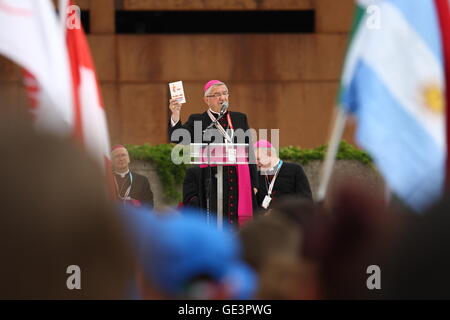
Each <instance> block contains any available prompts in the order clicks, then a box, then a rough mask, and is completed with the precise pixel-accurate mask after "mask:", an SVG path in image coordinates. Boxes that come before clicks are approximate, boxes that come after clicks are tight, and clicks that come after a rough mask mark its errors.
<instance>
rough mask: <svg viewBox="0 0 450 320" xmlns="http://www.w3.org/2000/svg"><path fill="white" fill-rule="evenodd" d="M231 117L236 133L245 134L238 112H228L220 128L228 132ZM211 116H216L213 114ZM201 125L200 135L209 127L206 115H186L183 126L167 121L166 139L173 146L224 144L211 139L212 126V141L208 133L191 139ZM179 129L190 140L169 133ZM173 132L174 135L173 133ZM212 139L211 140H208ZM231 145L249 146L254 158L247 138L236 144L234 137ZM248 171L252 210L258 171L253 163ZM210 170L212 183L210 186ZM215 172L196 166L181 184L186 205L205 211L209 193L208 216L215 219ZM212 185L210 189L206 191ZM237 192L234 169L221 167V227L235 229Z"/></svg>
mask: <svg viewBox="0 0 450 320" xmlns="http://www.w3.org/2000/svg"><path fill="white" fill-rule="evenodd" d="M228 113H229V114H230V118H231V124H232V126H233V128H234V130H235V131H236V130H237V129H242V130H243V131H244V132H245V131H246V130H248V129H249V126H248V122H247V116H246V115H245V114H243V113H240V112H233V111H227V112H226V113H225V115H224V116H223V117H222V118H221V119H220V120H219V123H220V124H221V125H222V127H223V128H224V129H225V130H227V129H230V126H229V123H228V119H227V114H228ZM213 116H214V117H217V115H216V114H215V113H213ZM195 121H200V122H201V131H200V132H201V133H203V131H204V130H205V129H206V128H207V127H208V126H209V125H210V124H211V122H212V120H211V118H210V117H209V115H208V113H207V112H204V113H202V114H192V115H190V116H189V119H188V121H187V122H186V123H185V124H184V125H182V124H181V121H179V122H178V123H177V124H176V125H175V126H173V127H172V126H171V120H170V119H169V139H170V141H171V142H174V143H183V144H189V143H191V142H192V143H209V142H211V143H224V138H223V137H222V136H220V140H218V141H217V140H216V139H214V136H215V135H217V129H216V128H215V127H213V128H212V129H209V130H211V131H214V132H216V134H215V135H214V136H213V138H212V139H211V138H210V136H209V137H208V132H205V133H204V134H202V135H200V136H194V122H195ZM180 128H184V129H186V130H188V131H189V133H190V137H191V139H190V141H186V140H184V141H180V140H181V139H175V138H174V136H172V133H173V132H174V131H175V130H177V129H180ZM175 133H176V132H175ZM210 140H211V141H210ZM233 142H234V143H248V144H249V154H250V155H253V146H252V141H250V138H248V137H246V138H245V140H244V141H238V140H237V137H236V135H235V136H234V137H233ZM249 169H250V179H251V185H252V190H250V192H251V195H252V203H253V210H255V209H257V203H256V197H255V194H254V192H253V188H257V186H258V180H257V172H256V166H255V165H254V164H250V165H249ZM210 170H211V177H212V183H209V177H210ZM216 173H217V167H211V169H210V168H208V167H207V168H200V167H198V166H196V167H192V168H189V169H188V170H187V171H186V178H185V180H184V183H183V204H184V205H185V206H193V207H198V208H202V209H206V208H207V201H206V200H207V196H208V192H209V191H210V193H211V198H210V213H211V215H212V217H213V218H214V219H215V217H216V211H217V180H216V178H215V175H216ZM208 186H211V190H209V189H208ZM238 192H239V181H238V174H237V167H236V166H223V221H224V224H226V223H228V224H230V225H234V226H236V225H237V223H238V203H239V199H238Z"/></svg>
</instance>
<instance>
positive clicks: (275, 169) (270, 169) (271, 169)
mask: <svg viewBox="0 0 450 320" xmlns="http://www.w3.org/2000/svg"><path fill="white" fill-rule="evenodd" d="M279 163H280V159H278V160H277V162H276V163H275V164H274V165H273V166H272V167H270V168H268V169H264V168H261V171H262V172H264V173H265V174H269V173H271V172H274V171H277V169H278V165H279Z"/></svg>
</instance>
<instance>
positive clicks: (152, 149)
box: [126, 141, 372, 203]
mask: <svg viewBox="0 0 450 320" xmlns="http://www.w3.org/2000/svg"><path fill="white" fill-rule="evenodd" d="M126 147H127V149H128V152H129V153H130V158H131V159H132V160H144V161H149V162H151V163H153V164H154V165H155V168H156V171H157V173H158V176H159V178H160V179H161V183H162V185H163V188H164V197H165V201H166V202H167V203H177V202H179V201H181V198H182V195H181V193H180V192H179V191H178V190H179V186H180V185H181V184H182V183H183V180H184V176H185V171H186V168H187V167H188V166H189V165H186V164H180V165H176V164H174V163H172V161H171V156H170V155H171V152H172V148H173V147H174V144H160V145H156V146H151V145H148V144H144V145H127V146H126ZM326 150H327V146H326V145H323V146H320V147H317V148H314V149H300V148H299V147H295V146H289V147H283V148H280V158H281V159H283V160H286V161H292V162H298V163H300V164H302V165H305V164H307V163H308V162H310V161H311V160H323V159H324V157H325V154H326ZM337 159H339V160H357V161H360V162H362V163H364V164H366V165H372V159H371V158H370V156H369V155H368V154H367V153H366V152H364V151H362V150H359V149H357V148H355V147H353V146H352V145H351V144H349V143H347V142H345V141H342V142H341V143H340V145H339V151H338V154H337Z"/></svg>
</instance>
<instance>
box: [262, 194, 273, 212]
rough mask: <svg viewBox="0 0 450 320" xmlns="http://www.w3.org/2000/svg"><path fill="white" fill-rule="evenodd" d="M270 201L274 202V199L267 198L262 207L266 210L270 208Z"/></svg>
mask: <svg viewBox="0 0 450 320" xmlns="http://www.w3.org/2000/svg"><path fill="white" fill-rule="evenodd" d="M270 201H272V198H271V197H269V196H265V197H264V200H263V203H262V207H263V208H264V209H267V208H268V207H269V204H270Z"/></svg>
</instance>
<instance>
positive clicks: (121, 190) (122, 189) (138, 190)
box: [114, 171, 153, 207]
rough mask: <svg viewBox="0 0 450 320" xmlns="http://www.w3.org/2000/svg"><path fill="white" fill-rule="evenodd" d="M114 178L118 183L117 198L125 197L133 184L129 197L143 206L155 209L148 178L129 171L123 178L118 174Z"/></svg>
mask: <svg viewBox="0 0 450 320" xmlns="http://www.w3.org/2000/svg"><path fill="white" fill-rule="evenodd" d="M130 173H131V175H130ZM114 178H115V180H116V183H117V184H116V196H117V197H118V198H119V199H121V198H123V197H124V196H125V194H126V192H127V189H128V187H129V186H130V183H131V189H130V193H129V196H130V197H131V198H132V199H135V200H139V201H140V202H141V204H142V205H146V206H150V207H153V193H152V190H151V189H150V183H149V182H148V179H147V177H145V176H143V175H140V174H138V173H136V172H133V171H129V172H128V173H127V174H126V175H125V176H124V177H123V178H122V177H121V176H120V175H118V174H114Z"/></svg>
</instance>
